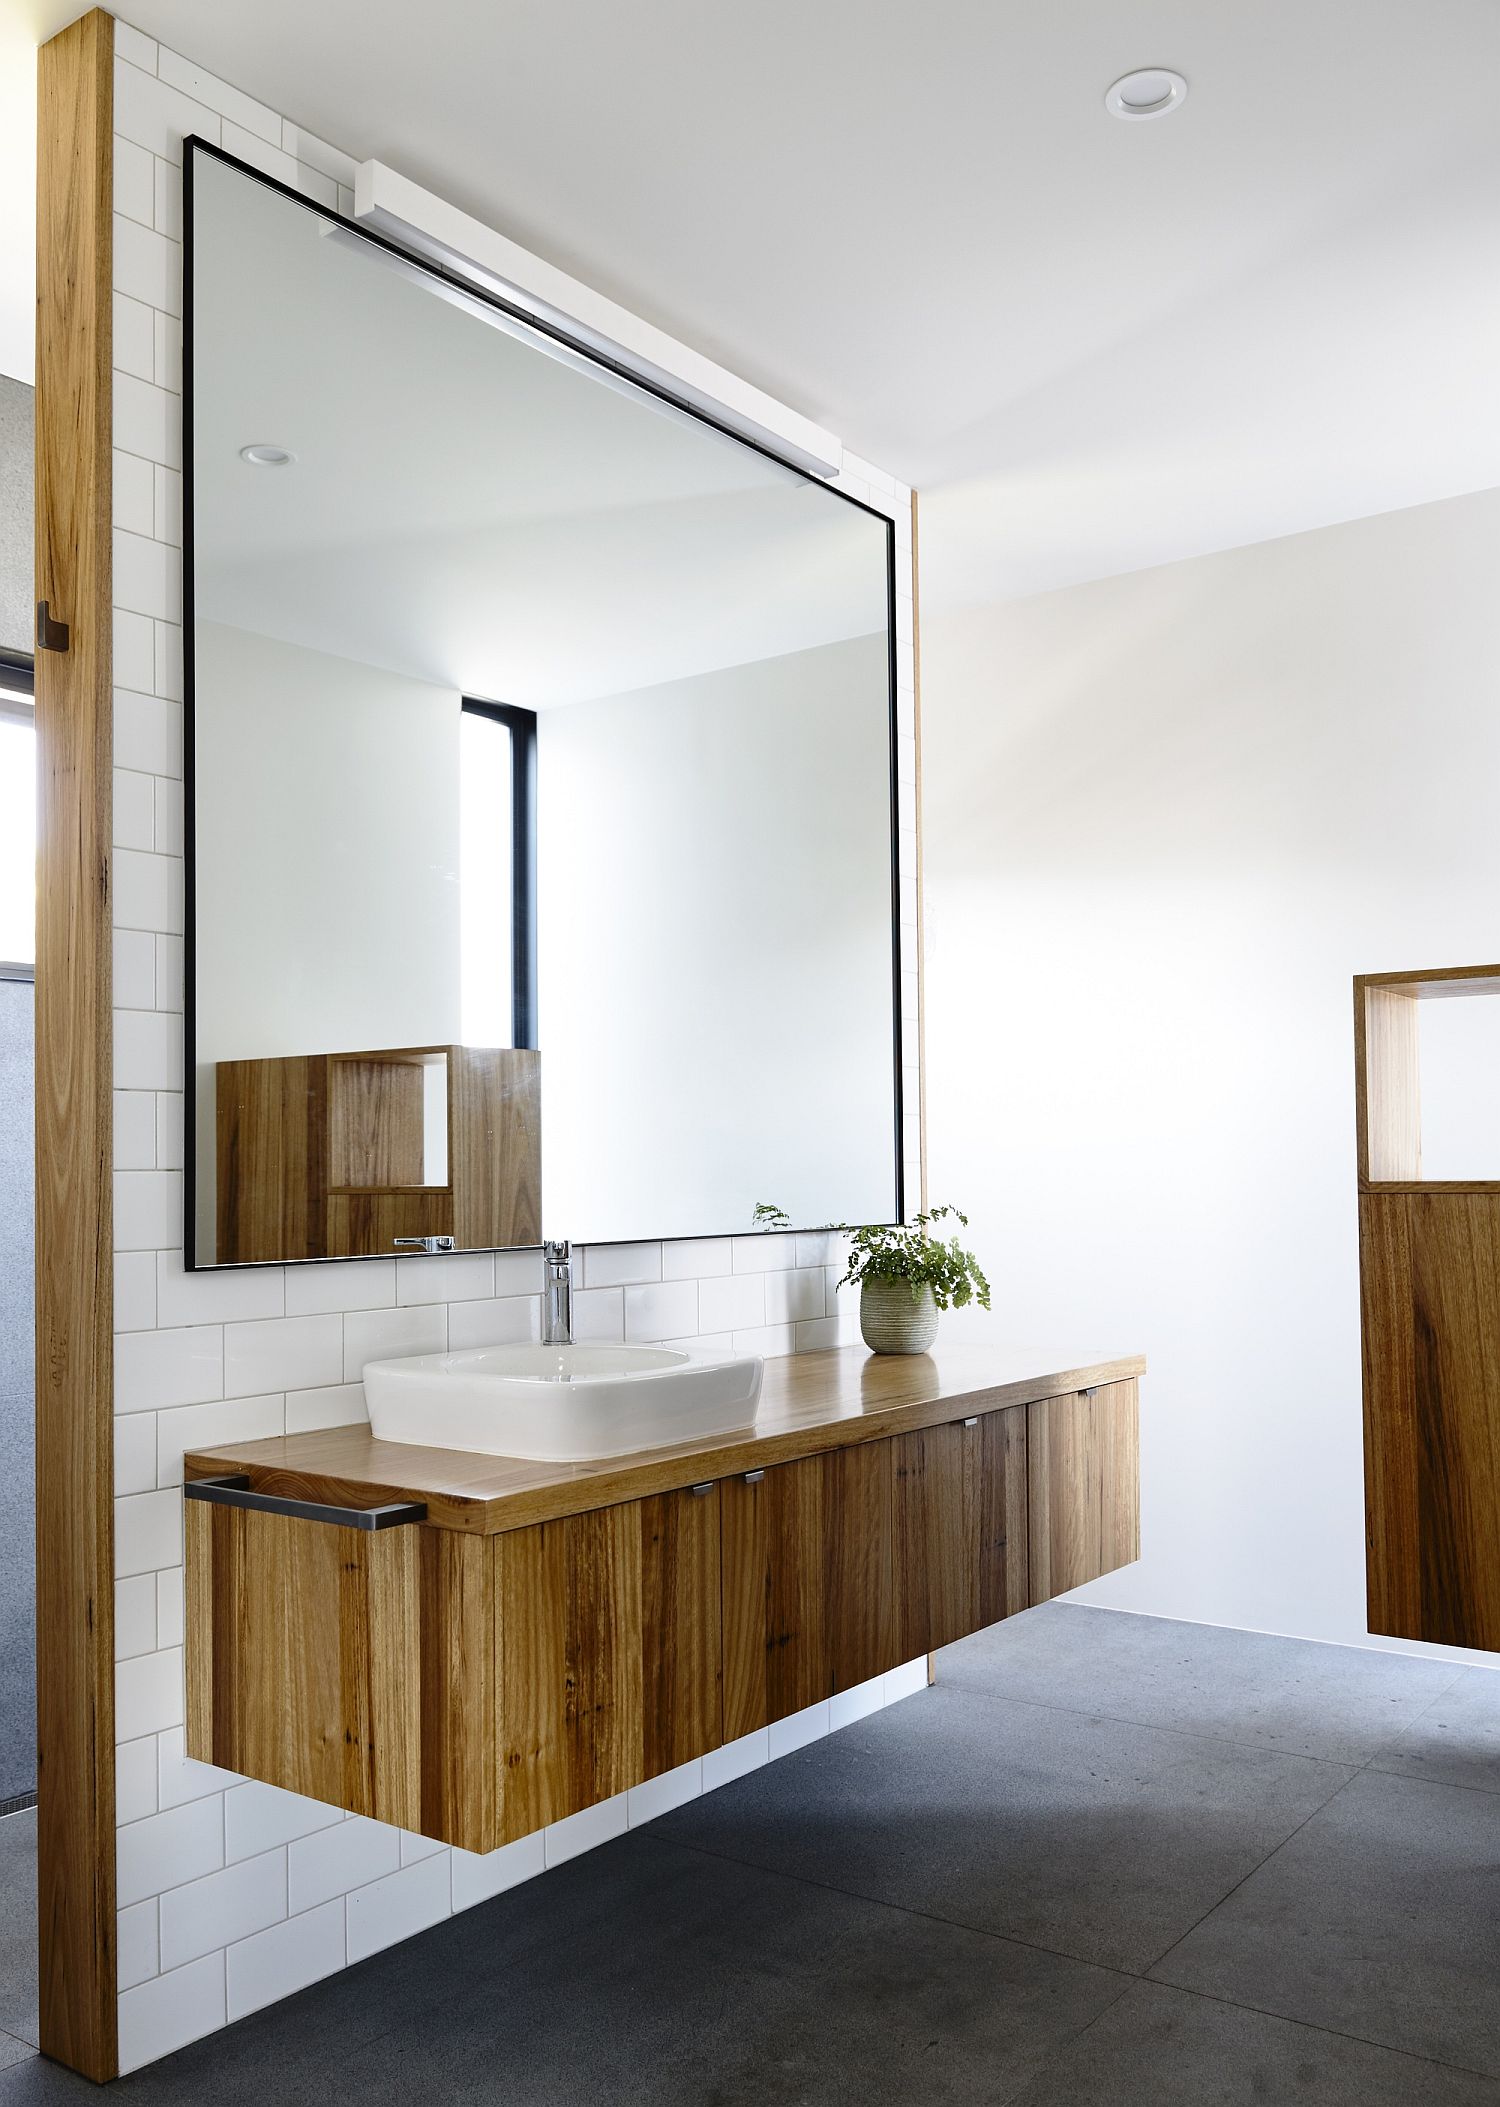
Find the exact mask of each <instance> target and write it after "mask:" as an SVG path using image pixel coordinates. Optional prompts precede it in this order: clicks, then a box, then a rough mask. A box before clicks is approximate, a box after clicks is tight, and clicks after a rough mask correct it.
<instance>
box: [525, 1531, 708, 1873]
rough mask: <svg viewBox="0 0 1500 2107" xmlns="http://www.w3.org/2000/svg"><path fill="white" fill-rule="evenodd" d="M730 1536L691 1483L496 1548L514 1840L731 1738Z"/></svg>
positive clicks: (529, 1533) (532, 1532) (531, 1534)
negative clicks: (725, 1557) (721, 1575)
mask: <svg viewBox="0 0 1500 2107" xmlns="http://www.w3.org/2000/svg"><path fill="white" fill-rule="evenodd" d="M718 1538H719V1517H718V1498H717V1495H716V1494H710V1495H708V1496H706V1497H704V1498H695V1497H694V1496H693V1494H692V1493H690V1492H679V1493H673V1494H671V1495H668V1496H666V1497H664V1498H654V1499H651V1500H646V1501H625V1502H622V1503H621V1504H620V1505H619V1506H616V1507H606V1508H600V1509H597V1510H595V1511H594V1512H591V1513H588V1514H577V1515H569V1516H567V1517H566V1518H564V1519H563V1520H560V1521H556V1522H547V1523H544V1524H542V1525H540V1526H538V1527H535V1528H530V1529H518V1530H511V1531H508V1532H507V1533H505V1534H504V1535H502V1536H498V1537H496V1538H495V1539H494V1541H493V1543H492V1544H491V1545H489V1546H488V1551H489V1555H490V1557H491V1559H492V1560H493V1570H494V1575H495V1659H496V1670H495V1685H496V1692H497V1715H498V1726H499V1762H500V1837H501V1839H502V1840H504V1841H506V1842H510V1841H512V1840H514V1839H515V1838H516V1837H519V1836H525V1835H528V1834H529V1833H530V1832H531V1831H532V1830H534V1829H539V1828H541V1827H542V1826H543V1825H544V1824H546V1823H548V1822H556V1821H560V1820H562V1819H563V1818H564V1817H565V1816H567V1815H570V1814H576V1813H578V1812H579V1811H580V1810H581V1809H582V1808H585V1807H591V1806H594V1805H596V1804H597V1803H598V1802H599V1801H600V1800H605V1799H609V1798H611V1797H612V1796H613V1795H614V1794H616V1793H620V1792H624V1791H625V1790H626V1789H627V1787H629V1786H631V1785H638V1784H640V1783H642V1782H643V1781H644V1780H645V1779H647V1778H653V1777H656V1776H658V1775H659V1774H660V1773H661V1772H662V1771H664V1770H672V1769H675V1768H676V1766H677V1765H678V1764H680V1763H686V1762H688V1761H690V1760H691V1758H692V1757H694V1756H699V1755H702V1754H704V1753H705V1752H706V1751H707V1750H708V1749H711V1748H717V1747H718V1746H719V1742H720V1739H721V1736H722V1732H723V1715H722V1705H721V1702H720V1697H719V1690H720V1656H719V1618H718V1588H717V1574H716V1570H715V1569H716V1567H717V1563H718Z"/></svg>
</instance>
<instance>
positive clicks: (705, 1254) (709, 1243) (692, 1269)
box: [661, 1236, 734, 1280]
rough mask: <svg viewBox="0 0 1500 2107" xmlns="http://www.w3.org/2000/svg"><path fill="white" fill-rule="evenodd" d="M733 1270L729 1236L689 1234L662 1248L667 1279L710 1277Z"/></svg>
mask: <svg viewBox="0 0 1500 2107" xmlns="http://www.w3.org/2000/svg"><path fill="white" fill-rule="evenodd" d="M733 1270H734V1252H733V1246H732V1244H731V1242H730V1240H729V1238H728V1237H727V1236H685V1237H679V1238H678V1240H677V1241H676V1242H675V1243H671V1244H663V1245H662V1247H661V1277H662V1279H663V1280H707V1279H711V1278H712V1277H713V1276H714V1275H715V1274H717V1273H730V1272H733Z"/></svg>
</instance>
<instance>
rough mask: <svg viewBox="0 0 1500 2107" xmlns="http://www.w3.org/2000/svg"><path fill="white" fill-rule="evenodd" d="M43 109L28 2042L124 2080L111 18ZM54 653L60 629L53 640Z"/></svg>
mask: <svg viewBox="0 0 1500 2107" xmlns="http://www.w3.org/2000/svg"><path fill="white" fill-rule="evenodd" d="M37 86H38V107H37V118H38V122H37V289H36V290H37V305H36V314H37V335H36V592H37V598H38V600H39V601H43V600H44V601H46V602H47V605H48V608H49V610H50V615H51V619H52V622H54V623H59V622H60V623H66V625H67V643H66V648H65V649H57V648H42V647H41V645H40V643H39V647H38V650H37V661H36V720H37V759H38V766H37V775H38V812H37V826H38V833H37V881H38V904H37V952H36V1168H37V1177H36V1334H37V1366H36V1477H37V1504H36V1534H37V1590H36V1607H37V1859H38V1868H37V1870H38V1896H37V1904H38V1928H39V1938H40V1977H41V1980H40V1995H41V2045H42V2049H43V2051H44V2052H45V2053H46V2054H47V2055H49V2056H54V2057H56V2058H57V2060H58V2061H59V2062H62V2063H66V2064H70V2065H71V2066H72V2068H73V2069H74V2070H78V2071H82V2072H83V2074H84V2075H85V2076H86V2077H89V2078H94V2079H100V2080H102V2079H105V2078H110V2077H113V2076H114V2074H115V2070H116V2067H117V2050H116V2003H115V1751H114V1738H115V1737H114V1659H113V1655H114V1571H113V1566H114V1525H113V1496H114V1460H113V1411H114V1396H113V1392H114V1352H113V1336H112V1334H113V1326H114V1281H113V1267H114V1242H113V1233H112V1221H111V1214H112V1207H113V1177H112V1172H111V1165H112V1162H113V1139H112V1102H111V1024H112V1020H111V1013H110V1005H111V975H110V959H111V947H112V937H111V930H110V854H109V845H110V835H111V825H110V815H111V723H110V712H111V680H110V676H111V635H112V629H113V609H112V606H111V599H112V585H111V562H110V511H111V493H110V468H111V431H110V421H111V415H112V391H111V383H110V367H111V308H112V301H111V291H110V280H111V264H112V254H113V244H112V232H113V221H112V215H113V203H114V201H113V136H112V134H113V124H114V22H113V20H112V18H111V17H110V16H109V15H107V14H104V13H102V12H100V11H99V10H95V11H94V12H93V13H91V14H87V15H85V16H84V17H83V18H82V20H81V21H77V22H74V23H73V24H72V25H71V26H70V27H69V28H67V29H65V30H63V31H62V32H61V33H60V34H59V35H57V36H55V37H53V38H52V39H51V41H50V42H49V43H47V44H44V45H43V46H42V49H41V51H40V53H39V55H38V77H37ZM51 634H52V637H53V642H54V645H55V644H56V643H60V642H61V635H60V633H59V632H56V631H54V632H51Z"/></svg>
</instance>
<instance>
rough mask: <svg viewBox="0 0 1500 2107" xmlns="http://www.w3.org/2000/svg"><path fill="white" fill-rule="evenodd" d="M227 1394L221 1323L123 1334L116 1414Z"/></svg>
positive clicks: (119, 1344)
mask: <svg viewBox="0 0 1500 2107" xmlns="http://www.w3.org/2000/svg"><path fill="white" fill-rule="evenodd" d="M223 1394H224V1334H223V1331H222V1330H221V1328H220V1327H219V1326H218V1325H217V1324H195V1325H190V1326H184V1327H183V1328H181V1329H178V1330H171V1331H151V1332H123V1333H122V1334H121V1335H120V1337H119V1338H118V1339H117V1340H116V1342H115V1410H116V1411H117V1412H155V1411H157V1410H158V1409H159V1408H160V1407H162V1406H163V1405H195V1404H198V1403H200V1402H201V1401H202V1400H204V1399H205V1398H213V1397H222V1396H223ZM158 1563H159V1564H165V1560H159V1561H158Z"/></svg>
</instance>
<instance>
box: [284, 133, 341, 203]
mask: <svg viewBox="0 0 1500 2107" xmlns="http://www.w3.org/2000/svg"><path fill="white" fill-rule="evenodd" d="M281 143H282V145H283V146H284V147H285V148H286V151H287V152H288V153H289V154H290V155H291V156H292V159H293V160H294V161H299V162H301V164H302V166H303V167H304V168H311V169H315V170H316V171H317V173H318V174H319V175H323V176H329V177H331V178H332V181H333V184H334V187H335V188H337V186H338V185H339V184H340V183H346V184H348V185H349V187H350V188H351V189H352V188H353V185H354V172H355V169H356V168H357V167H358V165H359V164H358V163H357V162H356V161H355V159H354V157H353V155H352V154H346V153H341V152H340V150H339V148H338V147H336V146H330V145H329V144H328V141H327V140H326V139H319V138H318V137H317V135H316V133H314V132H304V131H303V130H302V129H301V128H300V126H298V125H295V124H293V123H291V121H290V120H288V121H287V122H285V123H284V124H283V125H282V127H281Z"/></svg>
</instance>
